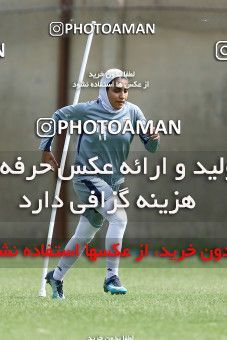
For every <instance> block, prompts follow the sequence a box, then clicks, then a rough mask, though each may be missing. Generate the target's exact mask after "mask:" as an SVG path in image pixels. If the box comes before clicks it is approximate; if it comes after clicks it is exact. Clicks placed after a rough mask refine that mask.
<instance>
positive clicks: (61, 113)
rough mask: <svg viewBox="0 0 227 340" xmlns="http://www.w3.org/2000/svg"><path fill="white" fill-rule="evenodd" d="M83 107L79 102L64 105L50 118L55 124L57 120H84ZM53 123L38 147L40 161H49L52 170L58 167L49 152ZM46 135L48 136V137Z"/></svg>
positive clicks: (83, 104)
mask: <svg viewBox="0 0 227 340" xmlns="http://www.w3.org/2000/svg"><path fill="white" fill-rule="evenodd" d="M84 109H85V103H80V104H77V105H68V106H65V107H63V108H61V109H59V110H57V111H56V112H54V114H53V116H52V119H53V120H54V121H55V123H56V124H55V126H57V124H58V121H59V120H66V121H69V120H79V119H81V120H84V119H85V114H84ZM54 134H55V131H54V124H52V125H50V130H49V131H48V133H46V134H45V135H46V136H45V137H43V138H42V139H41V142H40V146H39V149H40V150H42V151H43V154H42V162H43V163H49V164H51V166H52V170H53V171H55V170H56V169H57V167H58V163H57V161H56V159H55V157H54V155H53V153H52V152H51V144H52V142H53V139H54ZM48 135H49V136H50V137H48Z"/></svg>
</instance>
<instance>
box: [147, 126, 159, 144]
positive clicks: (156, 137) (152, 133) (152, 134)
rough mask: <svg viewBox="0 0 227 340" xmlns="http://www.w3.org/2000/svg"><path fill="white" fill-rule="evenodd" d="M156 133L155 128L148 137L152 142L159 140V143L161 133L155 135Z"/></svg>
mask: <svg viewBox="0 0 227 340" xmlns="http://www.w3.org/2000/svg"><path fill="white" fill-rule="evenodd" d="M154 132H155V128H153V131H152V132H150V133H149V132H148V133H147V136H148V137H150V138H151V139H152V140H157V141H159V140H160V135H159V133H154Z"/></svg>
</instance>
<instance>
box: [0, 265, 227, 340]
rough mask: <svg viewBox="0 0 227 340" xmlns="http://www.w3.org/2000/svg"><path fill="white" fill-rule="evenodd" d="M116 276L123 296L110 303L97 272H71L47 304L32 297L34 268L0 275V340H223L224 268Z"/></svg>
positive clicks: (226, 307)
mask: <svg viewBox="0 0 227 340" xmlns="http://www.w3.org/2000/svg"><path fill="white" fill-rule="evenodd" d="M120 274H121V275H120V277H121V280H122V282H123V283H124V285H125V286H126V287H127V288H128V294H127V295H125V296H112V295H109V294H105V293H104V292H103V290H102V284H103V278H104V269H103V268H77V269H76V268H75V269H72V270H71V271H70V272H69V274H68V275H67V277H66V279H65V283H64V285H65V289H64V290H65V295H66V300H64V301H54V300H52V299H51V298H50V289H49V287H47V293H48V297H47V298H39V297H38V296H37V294H38V290H39V286H40V275H41V269H40V268H31V269H28V268H1V269H0V277H1V279H0V280H1V281H0V289H1V295H0V302H1V303H0V338H1V339H6V340H7V339H32V340H36V339H47V338H48V339H70V340H71V339H76V340H77V339H78V340H80V339H81V340H82V339H88V336H93V337H95V336H98V335H99V336H103V339H105V337H106V339H108V337H109V338H110V337H111V336H116V337H117V336H118V337H120V336H122V335H133V336H134V340H137V339H138V340H140V339H141V340H145V339H174V340H178V339H181V338H183V339H190V340H191V339H199V340H200V339H212V340H213V339H227V327H226V317H227V302H226V298H227V269H226V268H206V269H204V268H140V269H139V268H122V269H121V271H120ZM113 339H114V338H113ZM116 339H117V338H116ZM108 340H109V339H108Z"/></svg>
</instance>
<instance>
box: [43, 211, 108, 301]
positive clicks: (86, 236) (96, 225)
mask: <svg viewBox="0 0 227 340" xmlns="http://www.w3.org/2000/svg"><path fill="white" fill-rule="evenodd" d="M88 210H91V209H88ZM92 210H93V211H87V212H85V213H84V215H82V216H81V217H80V221H79V224H78V226H77V228H76V231H75V234H74V235H73V236H72V238H71V239H70V240H69V242H68V243H67V245H66V247H65V250H70V251H73V250H75V248H76V244H78V246H79V255H78V256H63V257H61V259H60V261H59V262H58V265H57V267H56V268H55V269H54V270H53V271H51V272H49V273H48V274H47V276H46V280H47V283H49V284H50V285H51V287H52V291H53V298H60V299H64V294H63V278H64V276H65V275H66V273H67V272H68V270H69V269H70V268H71V267H72V265H73V264H74V263H75V262H76V261H77V260H78V258H79V257H80V255H81V254H82V253H83V251H84V248H85V245H86V244H87V243H89V242H90V241H91V240H92V239H93V237H94V236H95V234H96V233H97V231H98V230H99V229H100V226H101V225H102V223H103V218H102V217H101V215H100V214H99V213H97V212H95V211H94V209H92ZM96 215H99V216H100V217H101V218H100V217H99V216H96ZM89 220H90V221H91V223H90V221H89Z"/></svg>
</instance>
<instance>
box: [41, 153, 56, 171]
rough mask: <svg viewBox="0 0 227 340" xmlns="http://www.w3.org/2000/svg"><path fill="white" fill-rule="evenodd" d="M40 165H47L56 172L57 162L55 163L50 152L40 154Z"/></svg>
mask: <svg viewBox="0 0 227 340" xmlns="http://www.w3.org/2000/svg"><path fill="white" fill-rule="evenodd" d="M42 163H48V164H50V165H51V170H52V171H57V168H58V162H57V161H56V159H55V157H54V155H53V154H52V152H51V151H43V154H42Z"/></svg>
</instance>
